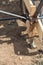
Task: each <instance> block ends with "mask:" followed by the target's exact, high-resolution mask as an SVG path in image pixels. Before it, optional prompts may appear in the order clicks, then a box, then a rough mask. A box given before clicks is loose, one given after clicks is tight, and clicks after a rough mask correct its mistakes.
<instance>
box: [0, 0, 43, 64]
mask: <svg viewBox="0 0 43 65" xmlns="http://www.w3.org/2000/svg"><path fill="white" fill-rule="evenodd" d="M4 1H6V3H9V1H8V0H0V3H1V2H3V3H5V2H4ZM10 1H11V0H10ZM0 9H2V10H4V11H8V12H12V13H16V14H20V15H21V14H22V12H21V8H20V0H14V1H12V2H10V5H7V4H6V5H1V4H0ZM0 17H8V15H4V14H1V13H0ZM9 17H11V16H9ZM24 25H25V23H23V22H21V21H20V20H15V21H14V20H13V21H0V65H38V64H39V65H43V53H39V52H38V50H39V49H42V50H43V42H42V43H41V42H40V40H39V39H38V38H37V39H36V41H37V44H36V45H37V48H36V49H30V47H29V44H28V43H27V42H26V37H25V36H20V35H19V33H20V31H22V30H23V29H26V28H25V27H24Z"/></svg>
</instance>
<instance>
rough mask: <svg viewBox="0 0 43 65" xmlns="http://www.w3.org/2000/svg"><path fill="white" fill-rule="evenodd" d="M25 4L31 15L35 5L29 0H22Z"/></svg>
mask: <svg viewBox="0 0 43 65" xmlns="http://www.w3.org/2000/svg"><path fill="white" fill-rule="evenodd" d="M24 3H25V6H26V8H27V10H28V12H29V13H30V16H33V15H34V13H35V11H36V6H35V5H33V3H32V1H31V0H24Z"/></svg>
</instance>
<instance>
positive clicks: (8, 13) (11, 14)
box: [0, 10, 26, 20]
mask: <svg viewBox="0 0 43 65" xmlns="http://www.w3.org/2000/svg"><path fill="white" fill-rule="evenodd" d="M0 13H3V14H7V15H10V16H14V17H18V18H21V19H25V20H26V17H23V16H20V15H17V14H13V13H10V12H6V11H2V10H0Z"/></svg>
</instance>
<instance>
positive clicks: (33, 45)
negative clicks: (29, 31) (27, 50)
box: [30, 39, 37, 49]
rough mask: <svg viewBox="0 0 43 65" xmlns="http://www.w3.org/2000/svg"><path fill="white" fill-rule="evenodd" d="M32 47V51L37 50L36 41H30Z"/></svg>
mask: <svg viewBox="0 0 43 65" xmlns="http://www.w3.org/2000/svg"><path fill="white" fill-rule="evenodd" d="M30 47H31V49H35V48H37V47H36V45H35V43H34V41H33V39H31V40H30Z"/></svg>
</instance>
